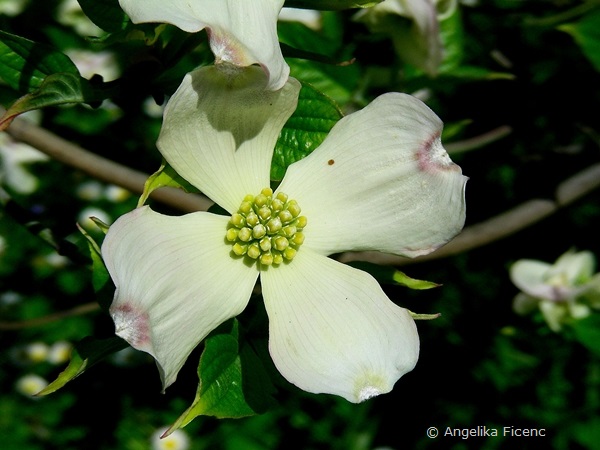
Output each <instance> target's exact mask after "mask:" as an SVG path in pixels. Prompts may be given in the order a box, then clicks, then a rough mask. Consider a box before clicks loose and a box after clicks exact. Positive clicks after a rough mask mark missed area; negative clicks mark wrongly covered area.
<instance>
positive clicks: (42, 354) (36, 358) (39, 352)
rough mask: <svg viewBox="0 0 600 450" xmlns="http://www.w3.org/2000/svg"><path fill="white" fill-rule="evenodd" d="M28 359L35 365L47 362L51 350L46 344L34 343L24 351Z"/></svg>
mask: <svg viewBox="0 0 600 450" xmlns="http://www.w3.org/2000/svg"><path fill="white" fill-rule="evenodd" d="M23 350H24V352H25V356H26V357H27V359H28V360H29V361H31V362H34V363H40V362H44V361H46V358H47V357H48V352H49V351H50V348H49V347H48V345H47V344H46V343H44V342H32V343H31V344H28V345H26V346H25V348H24V349H23Z"/></svg>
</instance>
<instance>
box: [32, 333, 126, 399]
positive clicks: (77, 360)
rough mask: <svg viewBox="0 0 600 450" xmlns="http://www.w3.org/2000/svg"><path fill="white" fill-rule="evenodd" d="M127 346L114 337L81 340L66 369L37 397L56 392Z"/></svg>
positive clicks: (121, 340)
mask: <svg viewBox="0 0 600 450" xmlns="http://www.w3.org/2000/svg"><path fill="white" fill-rule="evenodd" d="M127 345H128V344H127V342H125V341H124V340H123V339H121V338H119V337H116V336H115V337H111V338H108V339H96V338H93V337H86V338H83V339H82V340H81V341H79V342H78V343H77V344H76V345H75V348H74V349H73V351H72V353H71V361H70V362H69V365H68V366H67V368H66V369H65V370H64V371H62V372H61V373H60V374H59V375H58V377H57V378H56V380H54V381H53V382H52V383H50V384H49V385H48V386H46V387H45V388H44V389H43V390H42V391H40V392H38V394H37V395H38V396H43V395H48V394H52V393H53V392H56V391H57V390H59V389H60V388H62V387H63V386H64V385H65V384H67V383H68V382H69V381H71V380H73V379H74V378H76V377H78V376H79V375H81V374H82V373H83V372H84V371H86V370H87V369H89V368H90V367H92V366H93V365H94V364H96V363H98V362H100V361H102V360H103V359H104V358H106V357H107V356H109V355H111V354H113V353H115V352H118V351H119V350H123V349H124V348H126V347H127Z"/></svg>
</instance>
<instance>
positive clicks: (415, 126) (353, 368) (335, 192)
mask: <svg viewBox="0 0 600 450" xmlns="http://www.w3.org/2000/svg"><path fill="white" fill-rule="evenodd" d="M267 82H268V81H267V79H266V77H265V75H264V73H263V72H262V71H261V70H260V69H259V68H257V67H248V68H238V67H234V66H227V65H215V66H209V67H203V68H200V69H198V70H196V71H194V72H192V73H191V74H188V75H187V76H186V78H185V79H184V81H183V83H182V85H181V86H180V88H179V89H178V91H177V92H176V93H175V94H174V95H173V97H172V98H171V99H170V101H169V103H168V104H167V107H166V110H165V116H164V122H163V127H162V130H161V134H160V137H159V140H158V143H157V145H158V148H159V149H160V151H161V153H162V155H163V156H164V157H165V159H166V160H167V161H168V162H169V164H171V165H172V167H173V168H174V169H175V170H176V171H177V172H178V173H179V174H180V175H181V176H183V177H184V178H185V179H187V180H188V181H189V182H190V183H192V184H193V185H195V186H196V187H197V188H198V189H199V190H200V191H202V192H203V193H204V194H206V195H208V196H209V197H211V198H212V199H213V200H214V201H215V202H216V203H217V204H219V205H220V206H222V207H223V208H224V209H226V210H227V211H228V212H229V213H230V214H232V216H231V217H225V216H220V215H215V214H211V213H206V212H196V213H191V214H187V215H184V216H181V217H172V216H166V215H162V214H159V213H156V212H154V211H153V210H151V209H150V208H149V207H147V206H144V207H141V208H138V209H136V210H134V211H132V212H130V213H128V214H126V215H124V216H122V217H120V218H119V219H118V220H117V221H116V222H115V223H114V224H113V225H112V226H111V227H110V229H109V231H108V233H107V235H106V238H105V240H104V243H103V245H102V255H103V257H104V260H105V262H106V265H107V268H108V271H109V272H110V274H111V276H112V278H113V281H114V282H115V285H116V292H115V298H114V301H113V304H112V306H111V308H110V313H111V315H112V317H113V320H114V322H115V326H116V333H117V334H118V335H119V336H121V337H122V338H124V339H126V340H127V341H128V342H129V343H130V344H131V345H132V346H133V347H135V348H136V349H139V350H143V351H146V352H148V353H149V354H151V355H152V356H153V357H154V358H155V360H156V362H157V365H158V368H159V372H160V374H161V378H162V381H163V385H164V387H167V386H169V385H170V384H171V383H173V382H174V381H175V378H176V376H177V373H178V371H179V370H180V368H181V367H182V365H183V364H184V362H185V360H186V358H187V357H188V355H189V354H190V352H191V351H192V350H193V349H194V347H195V346H196V345H197V344H198V343H199V342H200V341H201V340H202V339H204V338H205V337H206V335H207V334H208V333H209V332H210V331H212V330H213V329H214V328H215V327H217V326H218V325H219V324H220V323H222V322H223V321H225V320H227V319H229V318H231V317H235V316H237V315H238V314H239V313H241V312H242V311H243V310H244V308H245V307H246V305H247V303H248V300H249V298H250V294H251V292H252V290H253V287H254V285H255V283H256V281H257V279H258V278H259V277H260V282H261V285H262V293H263V297H264V302H265V306H266V310H267V313H268V316H269V350H270V353H271V356H272V358H273V361H274V363H275V365H276V366H277V368H278V370H279V371H280V372H281V373H282V374H283V376H284V377H285V378H286V379H287V380H289V381H290V382H291V383H293V384H295V385H296V386H298V387H300V388H301V389H303V390H305V391H308V392H313V393H331V394H336V395H339V396H342V397H344V398H346V399H348V400H349V401H351V402H359V401H362V400H365V399H367V398H369V397H372V396H374V395H377V394H381V393H385V392H389V391H390V390H391V389H392V387H393V385H394V383H395V382H396V381H397V380H398V379H399V378H400V377H401V376H402V375H403V374H405V373H406V372H408V371H410V370H412V369H413V367H414V366H415V364H416V362H417V358H418V352H419V339H418V334H417V330H416V326H415V323H414V321H413V319H412V317H411V315H410V314H409V312H408V311H407V310H405V309H403V308H400V307H398V306H397V305H395V304H394V303H393V302H391V301H390V300H389V299H388V297H387V296H386V295H385V293H384V292H383V290H382V289H381V287H380V286H379V284H378V283H377V281H376V280H375V279H374V278H373V277H371V276H370V275H368V274H367V273H365V272H363V271H360V270H357V269H354V268H351V267H349V266H347V265H344V264H341V263H339V262H337V261H335V260H333V259H330V258H328V257H327V256H328V255H331V254H334V253H338V252H341V251H346V250H380V251H383V252H388V253H394V254H400V255H405V256H417V255H423V254H427V253H430V252H432V251H434V250H435V249H437V248H438V247H440V246H442V245H443V244H444V243H446V242H447V241H448V240H450V239H451V238H452V237H453V236H454V235H456V234H457V233H458V232H459V231H460V229H461V228H462V226H463V222H464V217H465V206H464V186H465V182H466V177H464V176H463V175H462V174H461V170H460V168H459V167H458V166H456V165H455V164H453V163H452V162H451V160H450V158H449V157H448V155H447V153H446V152H445V150H444V149H443V147H442V145H441V142H440V134H441V130H442V122H441V121H440V119H439V118H438V117H437V116H436V115H435V114H434V113H433V112H432V111H431V110H430V109H429V108H427V106H425V105H424V104H423V103H422V102H420V101H419V100H417V99H415V98H413V97H410V96H408V95H405V94H399V93H392V94H386V95H383V96H381V97H379V98H378V99H376V100H375V101H374V102H373V103H372V104H371V105H369V106H367V107H366V108H365V109H363V110H362V111H359V112H356V113H353V114H351V115H349V116H347V117H345V118H343V119H342V120H340V121H339V122H338V123H337V124H336V126H335V127H334V128H333V129H332V130H331V132H330V134H329V136H328V137H327V139H326V140H325V141H324V142H323V143H322V145H321V146H320V147H319V148H318V149H316V150H315V151H314V152H313V153H312V154H311V155H310V156H308V157H306V158H305V159H303V160H301V161H299V162H297V163H295V164H292V165H291V166H290V167H289V168H288V170H287V174H286V175H285V177H284V179H283V181H282V182H281V185H280V186H279V188H278V189H277V190H276V192H274V193H273V192H272V191H270V190H269V189H268V188H265V187H267V186H269V183H270V180H269V168H270V164H271V158H272V154H273V149H274V146H275V142H276V140H277V137H278V134H279V133H280V131H281V129H282V127H283V125H284V124H285V122H286V121H287V119H288V117H289V116H290V115H291V114H292V112H293V111H294V109H295V108H296V103H297V98H298V92H299V89H300V85H299V83H298V82H297V81H296V80H295V79H293V78H290V79H289V80H288V81H287V82H286V84H285V85H284V87H283V88H282V89H281V90H280V91H267V90H265V89H264V88H265V85H266V84H267ZM284 193H286V194H289V197H288V196H286V195H285V194H284ZM248 194H252V195H250V196H249V195H248ZM300 207H301V208H302V210H301V214H302V215H300ZM238 255H241V256H238ZM253 258H254V259H253Z"/></svg>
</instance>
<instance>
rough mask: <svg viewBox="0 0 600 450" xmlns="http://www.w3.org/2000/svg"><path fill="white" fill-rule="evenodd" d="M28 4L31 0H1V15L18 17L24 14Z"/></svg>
mask: <svg viewBox="0 0 600 450" xmlns="http://www.w3.org/2000/svg"><path fill="white" fill-rule="evenodd" d="M28 3H29V0H0V14H4V15H7V16H10V17H14V16H17V15H19V14H21V13H22V12H23V10H24V9H25V7H26V6H27V4H28Z"/></svg>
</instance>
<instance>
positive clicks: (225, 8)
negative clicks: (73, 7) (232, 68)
mask: <svg viewBox="0 0 600 450" xmlns="http://www.w3.org/2000/svg"><path fill="white" fill-rule="evenodd" d="M119 3H120V4H121V7H122V8H123V10H124V11H125V12H126V13H127V15H128V16H129V17H130V18H131V20H132V21H133V22H134V23H144V22H164V23H170V24H172V25H175V26H176V27H178V28H181V29H182V30H183V31H187V32H189V33H195V32H198V31H200V30H203V29H206V31H207V33H208V37H209V41H210V48H211V50H212V52H213V53H214V55H215V59H216V63H220V62H228V63H231V64H235V65H237V66H249V65H252V64H259V65H260V66H261V67H262V68H263V69H264V70H265V72H266V73H267V75H268V77H269V81H268V83H267V89H272V90H277V89H280V88H281V87H282V86H283V85H284V83H285V82H286V80H287V78H288V75H289V73H290V69H289V67H288V65H287V64H286V62H285V61H284V59H283V55H282V53H281V48H280V47H279V38H278V36H277V18H278V16H279V13H280V11H281V8H282V6H283V3H284V0H252V1H246V0H170V1H164V0H119Z"/></svg>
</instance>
